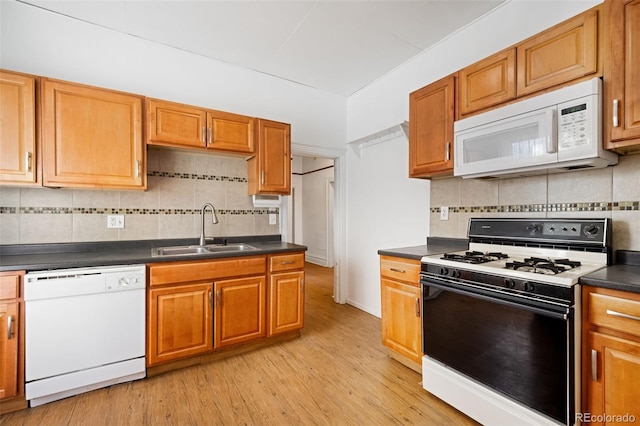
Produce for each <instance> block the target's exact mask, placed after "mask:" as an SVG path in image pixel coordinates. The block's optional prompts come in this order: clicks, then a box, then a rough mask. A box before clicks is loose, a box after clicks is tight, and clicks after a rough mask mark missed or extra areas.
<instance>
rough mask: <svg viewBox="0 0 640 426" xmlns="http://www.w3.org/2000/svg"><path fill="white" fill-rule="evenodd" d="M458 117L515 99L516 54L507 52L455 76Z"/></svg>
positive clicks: (474, 65)
mask: <svg viewBox="0 0 640 426" xmlns="http://www.w3.org/2000/svg"><path fill="white" fill-rule="evenodd" d="M458 84H459V88H460V90H459V91H458V100H459V103H458V105H459V112H460V116H461V117H464V116H465V115H468V114H471V113H473V112H476V111H479V110H482V109H485V108H488V107H491V106H494V105H498V104H500V103H503V102H506V101H509V100H511V99H514V98H515V97H516V51H515V49H508V50H505V51H503V52H500V53H497V54H495V55H492V56H490V57H488V58H486V59H483V60H482V61H480V62H476V63H475V64H473V65H471V66H468V67H466V68H464V69H462V70H460V73H459V75H458Z"/></svg>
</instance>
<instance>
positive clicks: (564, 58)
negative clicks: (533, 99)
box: [458, 6, 604, 118]
mask: <svg viewBox="0 0 640 426" xmlns="http://www.w3.org/2000/svg"><path fill="white" fill-rule="evenodd" d="M602 14H603V9H602V7H601V6H597V7H595V8H592V9H590V10H588V11H586V12H584V13H582V14H580V15H577V16H575V17H573V18H571V19H569V20H567V21H564V22H562V23H560V24H558V25H556V26H554V27H552V28H549V29H548V30H546V31H543V32H541V33H539V34H537V35H535V36H533V37H530V38H528V39H527V40H524V41H523V42H521V43H518V44H517V45H515V46H513V47H511V48H509V49H505V50H503V51H501V52H498V53H496V54H494V55H491V56H489V57H487V58H485V59H482V60H480V61H478V62H476V63H475V64H473V65H470V66H468V67H466V68H463V69H462V70H460V71H459V73H458V77H459V79H458V114H459V116H458V118H464V117H466V116H468V115H471V114H475V113H478V112H481V111H484V110H488V109H491V108H492V107H497V106H500V105H501V104H504V103H507V102H509V101H512V100H514V99H516V98H517V97H524V96H529V95H531V94H533V93H535V92H540V91H543V90H546V89H549V88H551V87H555V86H559V85H562V84H565V83H570V82H573V81H574V80H578V79H581V78H591V77H593V76H594V75H596V74H597V73H600V75H602V68H603V66H602V64H603V60H602V56H603V55H602V49H600V48H599V47H600V46H602V45H603V42H602V37H603V36H602V33H603V31H602V28H603V23H602V21H603V20H604V19H603V18H602Z"/></svg>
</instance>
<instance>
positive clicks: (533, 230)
mask: <svg viewBox="0 0 640 426" xmlns="http://www.w3.org/2000/svg"><path fill="white" fill-rule="evenodd" d="M539 230H540V225H539V224H537V223H532V224H531V225H527V231H529V232H530V233H531V234H535V233H536V232H538V231H539Z"/></svg>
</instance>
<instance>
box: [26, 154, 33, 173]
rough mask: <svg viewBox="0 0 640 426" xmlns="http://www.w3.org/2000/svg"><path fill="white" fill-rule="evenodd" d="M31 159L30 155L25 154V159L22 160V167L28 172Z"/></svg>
mask: <svg viewBox="0 0 640 426" xmlns="http://www.w3.org/2000/svg"><path fill="white" fill-rule="evenodd" d="M31 158H32V155H31V153H30V152H27V153H26V154H25V159H24V162H25V165H24V166H25V168H26V169H27V171H28V172H30V171H31Z"/></svg>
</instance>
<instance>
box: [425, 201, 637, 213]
mask: <svg viewBox="0 0 640 426" xmlns="http://www.w3.org/2000/svg"><path fill="white" fill-rule="evenodd" d="M632 210H635V211H637V210H640V201H614V202H601V203H552V204H522V205H507V206H467V207H449V213H536V212H606V211H632ZM429 211H430V212H431V213H440V207H431V208H430V209H429Z"/></svg>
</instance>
